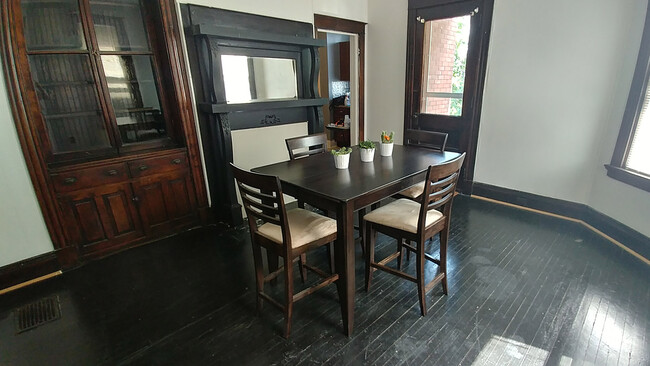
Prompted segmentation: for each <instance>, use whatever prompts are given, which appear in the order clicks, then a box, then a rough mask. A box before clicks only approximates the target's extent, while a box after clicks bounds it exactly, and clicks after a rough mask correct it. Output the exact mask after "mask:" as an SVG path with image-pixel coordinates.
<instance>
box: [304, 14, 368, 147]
mask: <svg viewBox="0 0 650 366" xmlns="http://www.w3.org/2000/svg"><path fill="white" fill-rule="evenodd" d="M314 27H315V28H316V30H315V31H316V32H318V31H328V30H331V31H338V32H345V33H352V34H356V35H357V36H359V140H360V141H363V140H364V139H365V136H364V129H365V123H364V117H365V116H364V108H365V90H364V86H363V83H364V80H365V59H366V23H362V22H357V21H354V20H348V19H341V18H335V17H330V16H326V15H320V14H314Z"/></svg>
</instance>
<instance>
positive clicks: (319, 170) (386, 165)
mask: <svg viewBox="0 0 650 366" xmlns="http://www.w3.org/2000/svg"><path fill="white" fill-rule="evenodd" d="M459 155H460V154H458V153H455V152H436V151H432V150H429V149H424V148H418V147H412V146H402V145H395V146H394V147H393V155H392V156H388V157H384V156H381V155H379V148H377V149H376V151H375V159H374V160H373V161H372V162H370V163H364V162H362V161H361V157H360V153H359V147H358V146H354V147H353V148H352V155H351V156H350V166H349V168H348V169H336V168H335V167H334V157H333V156H332V154H330V153H329V152H326V153H323V154H316V155H312V156H309V157H307V158H303V159H297V160H289V161H284V162H280V163H275V164H271V165H266V166H262V167H258V168H255V169H253V171H254V172H256V173H262V174H268V175H275V176H278V177H279V178H280V180H281V181H282V182H283V183H285V184H286V183H288V184H291V185H294V186H296V187H300V188H301V189H304V190H308V191H311V192H314V193H316V194H319V195H323V196H328V197H330V198H334V199H336V200H338V201H342V202H346V201H350V200H353V199H355V198H358V197H360V196H362V195H364V194H367V193H369V192H372V191H374V190H377V189H381V188H382V187H385V186H387V185H391V184H395V183H396V182H399V181H401V180H403V179H405V178H409V177H413V176H416V175H418V174H422V173H424V172H425V171H426V170H427V168H428V167H429V165H436V164H440V163H443V162H445V161H449V160H452V159H454V158H455V157H457V156H459ZM422 179H424V177H422Z"/></svg>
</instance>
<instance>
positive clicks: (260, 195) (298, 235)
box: [231, 164, 339, 337]
mask: <svg viewBox="0 0 650 366" xmlns="http://www.w3.org/2000/svg"><path fill="white" fill-rule="evenodd" d="M231 167H232V171H233V175H234V177H235V180H236V182H237V187H238V188H239V195H240V196H241V199H242V203H243V206H244V210H245V211H246V216H247V219H248V226H249V228H250V232H251V241H252V244H253V259H254V262H255V280H256V284H257V289H256V294H257V311H258V313H260V312H261V310H262V304H263V301H264V300H266V301H268V302H270V303H271V304H273V305H274V306H276V307H278V308H280V309H281V310H282V311H283V312H284V317H285V331H284V336H285V337H289V334H290V333H291V316H292V312H293V304H294V302H296V301H298V300H300V299H302V298H304V297H305V296H306V295H309V294H311V293H312V292H314V291H316V290H318V289H320V288H323V287H325V286H327V285H329V284H331V283H333V282H334V281H336V280H338V278H339V276H338V274H327V273H325V272H324V271H322V270H320V269H318V268H315V267H312V266H309V265H307V264H306V263H304V264H303V265H304V268H306V269H308V270H311V271H312V272H314V273H315V274H317V275H319V276H320V277H322V278H323V280H322V281H320V282H319V283H317V284H316V285H314V286H311V287H309V288H307V289H305V290H302V291H300V292H299V293H297V294H294V293H293V291H294V290H293V262H294V260H296V259H299V258H300V257H301V256H302V255H303V254H305V253H306V252H307V251H309V250H312V249H315V248H318V247H320V246H322V245H325V244H328V243H331V242H332V241H334V240H335V239H336V220H334V219H331V218H329V217H326V216H323V215H320V214H318V213H316V212H312V211H309V210H305V209H302V208H296V209H292V210H289V211H287V210H286V207H285V204H284V198H283V196H282V187H281V186H280V180H279V179H278V177H275V176H269V175H263V174H256V173H252V172H248V171H245V170H242V169H239V168H237V167H236V166H235V165H234V164H231ZM262 247H264V248H265V249H266V251H267V254H270V255H274V256H276V257H281V258H282V259H283V266H282V267H281V268H279V269H277V270H274V271H272V268H270V269H269V272H270V273H269V274H267V275H264V270H263V264H262V250H261V248H262ZM280 275H282V276H283V277H284V286H285V299H284V304H282V303H281V302H279V301H277V300H275V299H273V298H272V297H271V296H269V295H268V294H267V293H265V292H264V284H265V283H266V282H269V281H272V280H274V279H275V278H276V277H278V276H280Z"/></svg>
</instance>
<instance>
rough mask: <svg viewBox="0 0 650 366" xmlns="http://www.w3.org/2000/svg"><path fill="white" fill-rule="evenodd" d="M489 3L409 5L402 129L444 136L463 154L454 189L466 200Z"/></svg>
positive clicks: (450, 146)
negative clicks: (446, 135) (463, 157)
mask: <svg viewBox="0 0 650 366" xmlns="http://www.w3.org/2000/svg"><path fill="white" fill-rule="evenodd" d="M493 3H494V1H493V0H469V1H452V2H450V1H449V0H444V1H443V0H434V1H430V2H428V3H427V5H426V6H424V5H420V4H422V2H417V1H411V2H409V13H408V14H409V15H408V16H409V18H408V43H407V47H408V48H407V83H406V85H407V86H406V110H405V118H404V129H405V130H407V129H420V130H427V131H437V132H445V133H447V134H448V139H447V150H450V151H456V152H466V153H467V156H466V158H465V164H464V166H463V169H462V171H461V177H460V179H459V182H458V188H459V189H460V191H461V192H463V193H467V194H470V193H471V189H472V183H473V179H474V164H475V161H476V145H477V141H478V127H479V120H480V114H481V101H482V99H483V85H484V81H485V72H486V65H487V49H488V41H489V35H490V25H491V21H492V8H493Z"/></svg>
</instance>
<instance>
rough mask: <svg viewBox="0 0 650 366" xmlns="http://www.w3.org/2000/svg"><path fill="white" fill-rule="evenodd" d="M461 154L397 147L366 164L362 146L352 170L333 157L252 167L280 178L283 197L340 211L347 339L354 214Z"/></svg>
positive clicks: (338, 257) (339, 260)
mask: <svg viewBox="0 0 650 366" xmlns="http://www.w3.org/2000/svg"><path fill="white" fill-rule="evenodd" d="M459 155H460V154H458V153H455V152H437V151H432V150H429V149H424V148H418V147H412V146H402V145H395V146H394V148H393V155H392V156H389V157H384V156H380V155H379V149H377V151H376V152H375V158H374V161H372V162H369V163H364V162H362V161H361V158H360V154H359V147H358V146H354V147H353V148H352V154H351V156H350V166H349V168H348V169H336V168H335V167H334V159H333V157H332V154H330V153H323V154H315V155H311V156H309V157H307V158H303V159H296V160H290V161H284V162H280V163H276V164H271V165H266V166H262V167H258V168H254V169H252V171H254V172H256V173H262V174H268V175H275V176H278V177H279V178H280V181H281V184H282V191H283V193H286V194H288V195H291V196H293V197H295V198H298V199H300V200H301V201H303V202H306V203H308V204H310V205H313V206H314V207H318V208H321V209H324V210H327V211H328V212H336V219H337V223H338V224H337V229H338V238H337V242H336V244H335V250H334V251H335V261H336V262H335V265H336V271H337V272H338V273H339V280H338V281H337V289H338V294H339V300H340V302H341V314H342V316H343V331H344V332H345V334H346V335H348V336H350V335H351V334H352V329H353V326H354V294H355V278H354V277H355V273H354V268H355V263H354V261H355V258H354V257H355V255H354V243H355V242H354V212H355V211H357V210H359V209H362V208H364V207H367V206H369V205H371V204H374V203H376V202H379V201H380V200H382V199H384V198H387V197H390V196H392V195H393V194H396V193H398V192H400V191H402V190H404V189H406V188H408V187H410V186H412V185H413V184H416V183H418V182H420V181H422V180H424V178H425V173H426V171H427V169H428V167H429V166H430V165H437V164H441V163H444V162H446V161H449V160H452V159H454V158H456V157H457V156H459Z"/></svg>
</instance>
